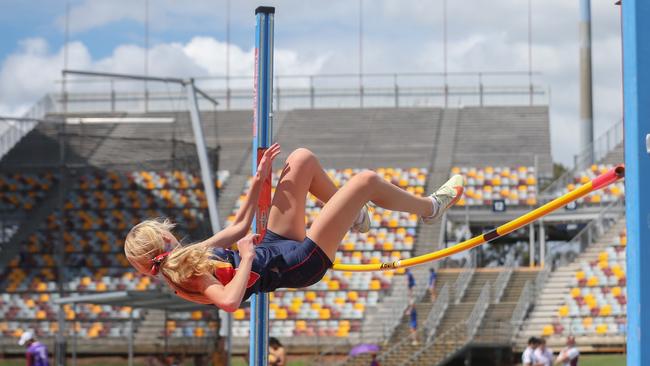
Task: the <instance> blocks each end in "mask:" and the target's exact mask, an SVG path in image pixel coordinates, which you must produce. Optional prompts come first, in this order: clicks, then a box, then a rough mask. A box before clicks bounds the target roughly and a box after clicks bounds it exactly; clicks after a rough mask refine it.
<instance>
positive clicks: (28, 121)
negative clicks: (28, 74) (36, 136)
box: [0, 95, 56, 158]
mask: <svg viewBox="0 0 650 366" xmlns="http://www.w3.org/2000/svg"><path fill="white" fill-rule="evenodd" d="M52 112H56V103H55V101H54V99H53V98H52V96H51V95H45V96H44V97H42V98H41V99H39V100H38V101H37V102H36V103H35V104H34V105H33V106H32V107H31V108H30V109H29V110H28V111H27V113H25V114H24V115H23V116H22V117H21V118H20V119H21V120H20V121H18V120H11V119H7V120H0V158H2V157H3V156H4V155H5V154H6V153H7V152H9V150H11V148H12V147H14V146H15V145H16V144H17V143H18V142H19V141H20V140H21V139H22V138H23V137H24V136H25V135H27V134H28V133H29V132H30V131H31V130H33V129H34V127H36V125H37V124H38V122H37V120H39V119H43V118H44V117H45V116H46V115H47V114H49V113H52Z"/></svg>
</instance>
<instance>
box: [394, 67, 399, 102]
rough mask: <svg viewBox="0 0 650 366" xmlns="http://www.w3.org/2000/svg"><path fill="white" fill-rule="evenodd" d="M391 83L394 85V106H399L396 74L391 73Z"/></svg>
mask: <svg viewBox="0 0 650 366" xmlns="http://www.w3.org/2000/svg"><path fill="white" fill-rule="evenodd" d="M393 85H394V86H395V108H399V85H397V74H393Z"/></svg>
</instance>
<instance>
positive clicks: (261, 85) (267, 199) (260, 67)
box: [248, 6, 275, 366]
mask: <svg viewBox="0 0 650 366" xmlns="http://www.w3.org/2000/svg"><path fill="white" fill-rule="evenodd" d="M274 14H275V8H273V7H269V6H260V7H258V8H257V9H255V18H256V30H255V77H254V94H253V150H252V154H251V155H252V159H251V160H252V164H251V171H252V174H253V175H255V173H256V172H257V163H258V161H259V159H260V158H261V157H262V154H263V153H264V151H265V150H266V149H267V148H268V147H269V146H270V145H271V141H272V140H273V20H274V16H275V15H274ZM270 206H271V177H268V178H267V180H266V181H264V183H263V186H262V194H261V195H260V199H259V202H258V206H257V212H256V213H255V220H254V221H253V231H254V232H256V233H260V234H263V232H264V231H265V230H266V223H267V218H268V211H269V208H270ZM250 314H251V315H250V317H251V318H250V335H249V336H250V342H249V363H248V364H249V365H251V366H266V365H267V364H268V348H269V324H268V323H269V297H268V294H265V293H260V294H254V295H253V296H252V297H251V312H250Z"/></svg>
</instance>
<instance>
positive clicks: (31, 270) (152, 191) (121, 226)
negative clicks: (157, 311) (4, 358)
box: [0, 171, 228, 338]
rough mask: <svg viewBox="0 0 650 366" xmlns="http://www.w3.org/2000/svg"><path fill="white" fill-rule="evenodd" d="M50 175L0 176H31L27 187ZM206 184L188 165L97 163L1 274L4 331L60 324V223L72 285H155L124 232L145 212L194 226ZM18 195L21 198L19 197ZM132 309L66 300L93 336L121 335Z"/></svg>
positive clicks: (81, 289)
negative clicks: (127, 251)
mask: <svg viewBox="0 0 650 366" xmlns="http://www.w3.org/2000/svg"><path fill="white" fill-rule="evenodd" d="M49 179H50V180H46V179H45V178H41V179H40V180H39V179H36V178H33V179H30V180H26V179H23V180H17V179H6V178H4V180H3V178H0V180H2V182H3V183H0V184H4V186H5V187H10V188H12V187H14V186H16V183H14V182H16V181H29V182H34V183H30V184H31V185H26V186H25V187H26V188H25V189H30V188H29V187H32V188H33V187H35V186H38V185H40V186H41V187H45V186H47V185H51V179H53V178H52V177H51V176H50V178H49ZM227 179H228V172H226V171H220V172H218V174H217V182H216V186H217V187H218V188H221V187H222V186H223V184H224V182H225V181H226V180H227ZM201 184H202V183H201V180H200V178H199V177H198V176H197V175H194V174H192V173H188V172H184V171H165V172H151V171H134V172H128V173H118V172H99V171H97V172H92V173H87V174H82V175H80V176H78V177H77V178H76V180H75V184H74V185H73V186H72V187H71V189H70V191H69V194H68V196H67V199H66V201H65V204H64V215H63V216H62V215H61V213H60V212H55V213H53V214H51V215H49V216H48V218H47V220H46V222H44V223H42V224H41V228H40V230H37V231H36V232H35V233H34V234H32V235H31V236H30V237H29V238H28V239H27V241H26V242H25V243H23V245H22V248H21V251H20V254H19V256H18V257H16V258H14V259H13V260H11V262H10V264H9V268H7V269H6V270H5V271H4V273H2V275H0V286H1V287H2V288H4V289H5V293H4V294H2V295H1V297H0V330H2V332H3V333H2V334H4V335H6V336H16V335H19V334H20V333H16V332H15V331H14V330H15V329H27V328H29V329H37V332H38V333H39V334H43V335H51V334H53V332H54V331H55V329H56V326H57V325H56V311H55V308H54V307H53V306H52V305H50V304H51V300H52V299H53V298H56V297H58V296H59V295H58V293H57V285H56V283H57V280H58V268H57V265H56V261H55V255H56V251H55V245H56V244H58V243H60V235H59V232H60V230H59V229H60V228H62V229H63V243H64V252H65V256H64V258H65V262H64V263H65V265H66V267H65V269H64V271H63V273H64V276H65V278H64V283H65V288H66V292H67V293H88V292H104V291H116V290H147V289H153V288H155V287H156V286H158V283H157V280H156V279H154V278H151V277H148V276H143V275H139V274H135V273H134V272H133V271H132V268H131V267H130V265H129V263H128V261H127V260H126V257H125V256H124V251H123V240H124V238H125V237H126V234H127V233H128V230H129V229H130V228H131V226H132V225H134V224H136V223H137V222H139V221H141V220H142V219H144V218H148V217H161V216H171V217H173V218H174V219H175V220H176V221H177V222H178V223H179V229H180V230H186V231H184V232H183V231H181V234H182V235H185V234H187V233H189V232H191V231H192V230H194V229H195V228H197V227H198V225H199V224H200V223H201V221H202V220H204V217H205V215H206V213H205V210H206V208H207V202H206V199H205V196H204V194H203V190H202V189H201ZM16 202H17V204H19V205H23V206H24V203H23V202H22V201H16ZM62 217H63V219H62ZM61 226H62V227H61ZM133 311H134V314H133V315H134V318H136V320H140V319H141V318H142V316H143V315H144V313H143V312H141V311H139V310H137V309H136V310H133ZM130 312H131V309H130V308H127V307H117V306H85V305H80V306H78V307H77V308H76V309H74V310H73V309H72V308H70V307H66V308H65V313H66V319H67V320H70V321H72V320H75V321H77V323H76V325H75V327H76V328H77V331H78V334H80V335H84V336H86V337H88V338H96V337H122V336H124V334H125V333H124V330H123V328H124V327H122V326H120V325H119V322H120V321H124V320H128V318H129V316H130V315H129V314H130ZM194 323H195V328H197V329H198V328H206V329H207V328H208V325H207V320H201V321H200V322H196V321H195V322H194ZM187 327H190V326H189V325H188V326H187ZM187 327H186V328H187ZM197 332H198V331H197ZM199 333H200V332H199ZM170 334H171V335H172V336H175V335H177V334H178V333H170ZM183 334H185V333H182V334H180V335H178V336H183Z"/></svg>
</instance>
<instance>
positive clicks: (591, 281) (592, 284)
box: [587, 276, 598, 287]
mask: <svg viewBox="0 0 650 366" xmlns="http://www.w3.org/2000/svg"><path fill="white" fill-rule="evenodd" d="M587 286H589V287H595V286H598V277H596V276H591V277H589V279H587Z"/></svg>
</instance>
